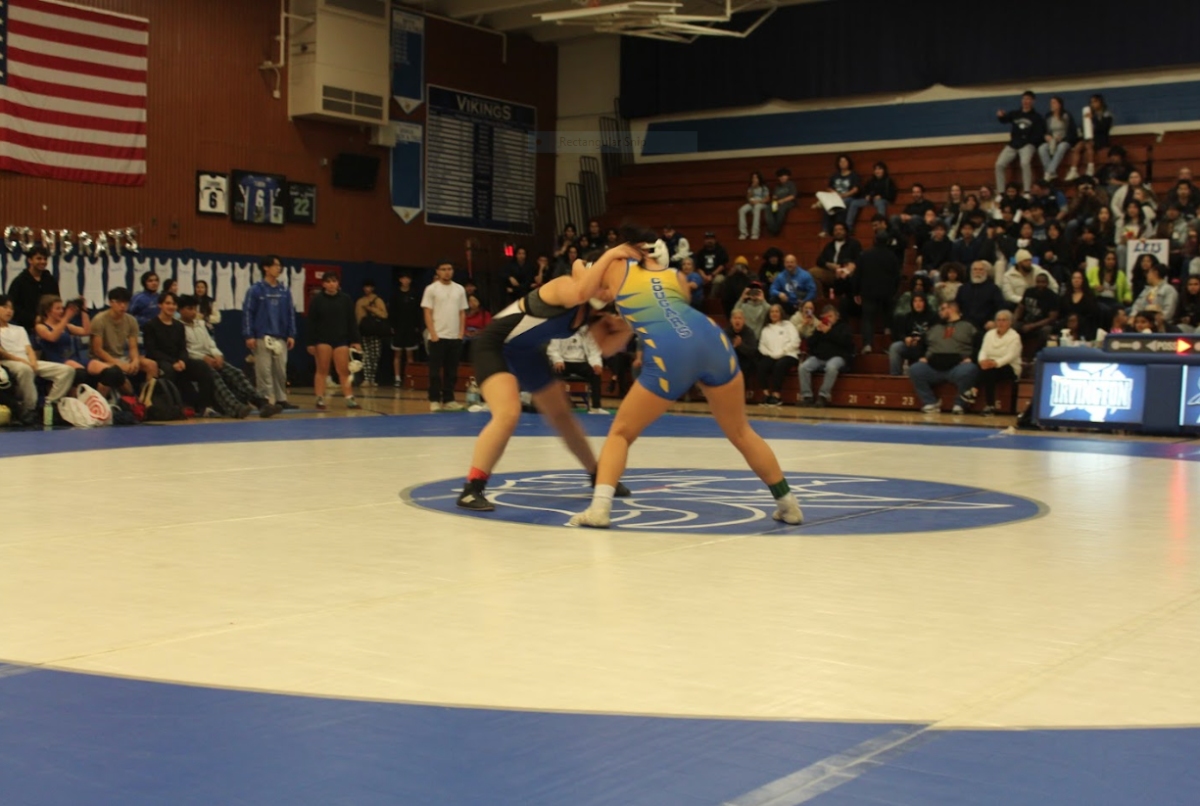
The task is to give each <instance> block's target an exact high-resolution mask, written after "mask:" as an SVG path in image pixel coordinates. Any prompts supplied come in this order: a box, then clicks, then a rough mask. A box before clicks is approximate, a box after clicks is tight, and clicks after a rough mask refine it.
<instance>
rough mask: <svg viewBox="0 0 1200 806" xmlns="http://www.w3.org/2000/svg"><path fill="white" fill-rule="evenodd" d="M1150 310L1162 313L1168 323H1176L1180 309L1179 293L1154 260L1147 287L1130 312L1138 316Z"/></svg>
mask: <svg viewBox="0 0 1200 806" xmlns="http://www.w3.org/2000/svg"><path fill="white" fill-rule="evenodd" d="M1146 257H1150V256H1149V255H1147V256H1146ZM1149 308H1154V309H1156V310H1159V311H1162V314H1163V319H1164V320H1165V321H1167V322H1174V321H1175V312H1176V310H1178V308H1179V292H1178V291H1176V290H1175V287H1174V286H1172V285H1171V284H1170V283H1169V282H1167V273H1166V270H1165V269H1164V268H1163V265H1162V264H1161V263H1159V262H1158V261H1157V260H1153V261H1152V262H1151V264H1150V266H1149V268H1147V270H1146V287H1145V288H1143V289H1142V292H1141V293H1140V294H1138V297H1137V299H1136V300H1134V303H1133V307H1132V308H1131V309H1130V311H1129V312H1130V314H1131V315H1133V316H1137V315H1138V314H1139V313H1141V312H1142V311H1145V310H1147V309H1149Z"/></svg>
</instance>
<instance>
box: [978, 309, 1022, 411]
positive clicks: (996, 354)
mask: <svg viewBox="0 0 1200 806" xmlns="http://www.w3.org/2000/svg"><path fill="white" fill-rule="evenodd" d="M1012 324H1013V315H1012V314H1011V313H1010V312H1008V311H1000V312H999V313H998V314H996V327H995V328H993V329H992V330H989V331H988V332H987V333H986V334H985V335H984V337H983V346H982V347H980V348H979V385H980V386H981V387H983V402H984V404H985V405H984V407H983V416H984V417H991V416H992V415H993V414H995V413H996V384H997V383H1000V382H1002V381H1013V382H1015V381H1016V380H1017V378H1019V377H1021V337H1020V336H1019V335H1017V332H1016V331H1015V330H1013V329H1012Z"/></svg>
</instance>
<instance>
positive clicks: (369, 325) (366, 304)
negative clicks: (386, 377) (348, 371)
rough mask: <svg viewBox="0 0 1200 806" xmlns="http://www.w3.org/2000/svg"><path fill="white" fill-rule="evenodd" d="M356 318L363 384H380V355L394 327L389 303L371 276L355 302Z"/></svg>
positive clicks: (364, 281)
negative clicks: (389, 313) (392, 326)
mask: <svg viewBox="0 0 1200 806" xmlns="http://www.w3.org/2000/svg"><path fill="white" fill-rule="evenodd" d="M354 319H355V321H356V322H357V323H358V330H359V332H360V333H361V334H362V346H363V386H378V383H377V382H376V380H375V374H376V372H378V370H379V355H380V353H381V352H382V351H383V340H384V339H385V338H387V337H388V336H389V335H390V334H391V329H392V328H391V325H390V324H389V323H388V309H387V303H385V302H384V301H383V298H382V297H380V296H379V295H378V294H376V293H375V281H374V280H372V279H370V278H368V279H366V280H363V295H362V296H361V297H359V298H358V300H357V301H356V302H355V303H354ZM347 360H348V359H347Z"/></svg>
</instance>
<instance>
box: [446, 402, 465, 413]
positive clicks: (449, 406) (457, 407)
mask: <svg viewBox="0 0 1200 806" xmlns="http://www.w3.org/2000/svg"><path fill="white" fill-rule="evenodd" d="M442 408H443V409H445V410H446V411H462V410H463V404H462V403H459V402H458V401H457V400H451V401H450V402H449V403H446V404H445V405H443V406H442Z"/></svg>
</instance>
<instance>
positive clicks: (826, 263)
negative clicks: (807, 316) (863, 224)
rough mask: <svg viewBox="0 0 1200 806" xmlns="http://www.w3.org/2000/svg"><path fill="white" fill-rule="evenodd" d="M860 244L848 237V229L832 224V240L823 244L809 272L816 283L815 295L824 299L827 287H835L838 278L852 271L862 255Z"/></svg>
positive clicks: (839, 223) (840, 224)
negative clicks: (823, 246)
mask: <svg viewBox="0 0 1200 806" xmlns="http://www.w3.org/2000/svg"><path fill="white" fill-rule="evenodd" d="M862 251H863V248H862V244H860V243H859V242H858V241H857V240H856V239H854V238H851V237H849V229H848V228H847V227H846V225H845V224H843V223H841V222H838V223H837V224H834V225H833V240H832V241H830V242H829V243H827V244H825V248H824V249H822V250H821V254H819V255H817V262H816V265H814V266H813V268H812V270H811V271H810V272H809V273H810V274H812V276H813V281H814V282H815V283H816V284H817V296H818V297H820V298H822V299H824V298H826V297H827V296H828V295H829V294H828V289H829V288H832V287H835V286H836V284H837V281H838V280H839V279H842V278H845V277H847V276H848V275H850V274H851V273H853V271H854V265H855V262H856V261H857V260H858V258H859V256H860V255H862Z"/></svg>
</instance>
